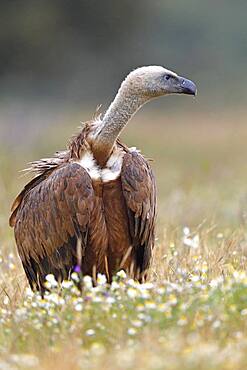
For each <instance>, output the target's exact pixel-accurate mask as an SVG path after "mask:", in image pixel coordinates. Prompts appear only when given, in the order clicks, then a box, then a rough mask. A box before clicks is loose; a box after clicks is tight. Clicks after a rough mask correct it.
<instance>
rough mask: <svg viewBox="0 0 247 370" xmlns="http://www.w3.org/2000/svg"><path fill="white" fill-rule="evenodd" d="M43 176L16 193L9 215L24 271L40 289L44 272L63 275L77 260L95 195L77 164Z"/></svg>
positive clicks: (88, 178) (85, 234)
mask: <svg viewBox="0 0 247 370" xmlns="http://www.w3.org/2000/svg"><path fill="white" fill-rule="evenodd" d="M42 176H43V177H42ZM42 176H41V177H39V178H38V181H37V183H36V182H34V183H32V184H31V185H30V186H28V185H27V187H26V192H24V193H21V196H20V197H19V200H18V197H17V202H16V203H14V209H13V211H14V216H11V222H12V224H15V238H16V243H17V248H18V252H19V255H20V258H21V260H22V263H23V267H24V270H25V272H26V275H27V277H28V280H29V282H30V284H31V286H34V287H36V288H39V289H42V285H43V282H44V278H45V276H46V275H47V274H48V273H53V274H54V275H55V276H56V278H58V279H59V278H65V277H67V276H68V274H69V272H70V271H71V270H72V269H73V267H74V266H75V264H76V263H77V245H78V244H77V243H78V240H80V242H81V246H82V248H83V249H84V248H85V247H86V242H87V240H86V239H87V232H88V224H89V217H90V213H91V207H92V205H93V201H92V199H93V194H94V193H93V188H92V183H91V179H90V177H89V175H88V174H87V172H86V171H85V170H84V169H83V168H82V167H81V166H80V165H78V164H76V163H67V164H64V165H63V166H61V167H59V168H57V169H55V170H54V171H52V172H51V173H50V174H49V176H47V175H42ZM82 253H83V251H82Z"/></svg>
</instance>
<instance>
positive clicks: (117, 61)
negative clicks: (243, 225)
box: [0, 0, 247, 235]
mask: <svg viewBox="0 0 247 370" xmlns="http://www.w3.org/2000/svg"><path fill="white" fill-rule="evenodd" d="M0 14H1V23H0V112H1V113H0V137H1V145H0V155H1V157H0V158H1V159H0V166H1V168H0V170H1V181H0V184H1V192H0V193H1V199H0V201H1V204H2V206H1V225H2V227H3V228H4V232H5V230H8V226H7V218H8V213H9V207H10V204H11V201H12V198H13V196H14V195H15V193H16V192H18V191H19V190H20V188H21V187H22V186H23V184H24V183H25V182H26V181H27V178H23V177H21V176H20V175H19V173H18V171H19V170H20V169H22V168H24V167H26V163H27V162H28V161H30V160H34V159H37V158H39V157H45V156H49V155H51V154H52V153H53V152H54V151H55V150H58V149H63V148H64V147H65V145H66V141H67V139H68V138H69V136H70V135H71V134H73V133H74V132H75V131H76V129H77V127H78V126H79V122H80V121H83V120H88V119H89V118H90V117H91V116H92V114H93V112H94V111H95V108H96V106H97V105H98V104H103V106H102V110H103V111H104V109H106V107H107V106H108V104H109V103H110V101H111V100H112V99H113V97H114V95H115V93H116V91H117V89H118V86H119V84H120V82H121V80H122V79H123V78H124V77H125V75H126V74H127V73H128V72H129V71H130V70H132V69H134V68H136V67H137V66H141V65H149V64H157V65H164V66H166V67H168V68H170V69H173V70H175V71H177V72H178V73H179V74H181V75H184V76H186V77H189V78H190V79H192V80H194V81H195V82H196V83H197V85H198V96H197V98H196V99H192V98H189V97H181V96H179V97H178V96H171V97H167V98H162V99H159V100H157V101H155V102H152V103H150V104H148V105H147V106H145V107H144V108H143V109H142V110H141V111H140V112H138V114H137V116H136V117H135V118H134V119H133V121H132V122H131V124H130V125H129V127H128V128H127V130H126V131H125V132H124V135H123V138H124V140H125V142H126V143H127V144H129V145H135V146H138V147H139V148H140V149H141V150H142V152H143V153H144V154H145V155H146V156H147V157H150V158H153V159H154V169H155V172H156V175H157V178H158V189H159V223H160V225H169V224H172V225H181V226H182V225H187V224H193V225H195V224H200V223H201V222H202V221H203V220H205V219H206V220H209V222H216V223H217V224H224V225H238V224H239V223H240V222H244V221H243V220H244V218H245V216H244V212H245V211H244V210H242V208H244V207H245V197H246V195H245V193H246V190H247V181H246V180H247V175H246V173H247V169H246V158H247V156H246V154H247V148H246V141H247V125H246V118H247V114H246V98H247V74H246V65H247V25H246V14H247V2H246V1H245V0H236V1H232V0H224V1H220V0H219V1H213V0H208V1H197V0H186V1H183V0H178V1H173V0H163V1H161V0H155V1H151V0H135V1H132V0H125V1H116V0H105V1H96V0H81V1H79V0H75V1H68V0H59V1H57V0H53V1H48V0H43V1H39V2H37V1H34V0H23V1H15V0H12V1H7V0H2V1H1V3H0ZM162 228H163V226H160V230H163V229H162ZM7 233H8V234H9V231H7ZM10 233H11V232H10ZM11 235H12V234H11Z"/></svg>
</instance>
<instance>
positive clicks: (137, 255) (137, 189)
mask: <svg viewBox="0 0 247 370" xmlns="http://www.w3.org/2000/svg"><path fill="white" fill-rule="evenodd" d="M121 181H122V189H123V194H124V197H125V200H126V205H127V210H128V218H129V229H130V235H131V239H132V247H133V253H134V259H135V267H136V269H137V271H139V273H140V274H141V277H142V276H144V274H145V271H146V270H147V268H148V267H149V265H150V262H151V257H152V249H153V246H154V226H155V218H156V183H155V178H154V175H153V172H152V169H151V168H150V166H149V164H148V162H147V161H146V160H145V159H144V158H143V156H142V155H140V154H139V153H138V152H132V153H126V154H125V156H124V159H123V165H122V171H121Z"/></svg>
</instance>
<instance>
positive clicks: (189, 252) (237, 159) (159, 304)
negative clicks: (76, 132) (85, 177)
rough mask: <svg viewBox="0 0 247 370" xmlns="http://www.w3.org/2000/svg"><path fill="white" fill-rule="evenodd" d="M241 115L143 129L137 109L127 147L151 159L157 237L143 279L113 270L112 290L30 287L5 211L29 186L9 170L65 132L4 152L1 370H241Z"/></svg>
mask: <svg viewBox="0 0 247 370" xmlns="http://www.w3.org/2000/svg"><path fill="white" fill-rule="evenodd" d="M246 116H247V115H246V113H245V112H228V113H227V114H222V113H214V114H208V113H207V114H206V113H205V114H204V113H200V114H199V113H196V114H192V113H190V112H189V113H188V114H187V116H182V115H178V114H176V115H174V116H173V115H172V114H171V115H170V116H166V119H165V120H164V118H162V116H157V117H156V118H155V120H154V121H155V122H154V123H152V125H151V124H150V121H151V119H153V117H151V115H149V116H148V114H147V113H145V111H144V113H142V114H140V115H139V116H138V117H137V119H136V123H135V124H133V125H130V127H129V129H128V130H127V131H126V135H125V141H126V142H127V143H128V144H129V145H135V146H137V147H139V148H141V149H142V151H143V152H144V153H145V154H146V156H148V157H152V158H154V159H155V161H154V163H153V167H154V169H155V172H156V175H157V180H158V189H159V217H158V227H157V237H158V240H157V242H156V248H155V253H154V261H153V264H152V268H151V270H150V276H149V280H148V282H147V284H144V285H140V284H137V283H136V282H134V281H132V280H130V279H128V277H126V276H125V275H124V273H122V272H120V273H119V274H118V276H116V277H115V281H114V283H113V284H112V286H108V285H107V284H106V283H105V279H104V276H99V277H98V279H99V284H98V286H97V287H96V288H93V287H92V286H91V281H90V279H89V278H84V290H83V293H82V294H80V292H79V291H78V289H77V288H76V284H74V283H73V282H65V283H64V286H63V288H62V289H61V287H57V286H56V282H55V281H54V280H53V279H52V277H51V276H48V281H47V284H48V285H49V286H50V287H51V290H52V292H51V294H48V295H46V296H45V297H44V299H41V297H40V296H39V295H38V294H35V295H34V294H32V293H31V291H30V290H29V289H28V287H27V283H26V280H25V276H24V274H23V271H22V267H21V264H20V262H19V260H18V257H17V254H16V250H15V245H14V238H13V235H12V231H11V230H10V229H9V227H8V225H7V219H8V214H9V207H10V203H11V200H12V198H13V196H14V194H15V193H16V192H17V191H18V190H19V189H20V187H21V186H22V185H23V184H24V183H25V181H27V179H26V178H18V176H17V170H19V169H21V168H22V167H25V162H27V161H28V160H31V159H35V158H37V157H39V156H44V155H47V154H49V152H50V153H52V151H53V150H56V149H59V148H62V147H63V146H62V145H61V143H62V142H65V138H66V137H67V136H68V133H69V131H70V132H71V131H73V125H71V123H69V122H64V123H62V124H61V123H60V124H61V127H62V129H61V131H60V134H59V137H57V135H55V129H50V135H47V132H46V136H45V134H43V137H42V134H40V135H39V138H38V140H37V139H33V140H32V142H30V146H29V145H28V147H30V148H32V150H31V151H28V150H27V148H25V150H24V147H22V146H21V144H20V143H19V144H18V146H16V147H13V148H12V149H13V150H9V149H8V148H7V147H6V145H5V146H2V148H1V159H0V166H1V177H0V204H1V213H0V272H1V274H0V326H1V329H0V354H1V355H0V357H1V360H0V368H5V369H27V368H35V369H53V368H55V367H56V368H59V369H69V368H72V367H73V368H74V369H85V368H88V369H114V370H115V369H124V370H125V369H133V368H136V369H155V370H156V369H169V370H170V369H181V368H183V369H197V370H198V369H202V370H204V369H205V370H208V369H216V368H217V369H219V368H220V369H229V370H230V369H234V370H235V369H244V368H247V358H246V351H247V330H246V329H247V273H246V271H247V239H246V238H247V234H246V210H247V199H246V195H247V168H246V158H247V146H246V142H247V126H246V125H245V122H244V120H245V118H246ZM138 121H139V122H138ZM71 127H72V128H71ZM35 140H37V142H36V141H35ZM42 143H44V145H43V146H42V145H41V144H42ZM7 149H8V151H7ZM20 153H21V155H20ZM77 278H78V277H77V275H74V280H75V282H76V280H77Z"/></svg>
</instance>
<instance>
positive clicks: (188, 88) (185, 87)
mask: <svg viewBox="0 0 247 370" xmlns="http://www.w3.org/2000/svg"><path fill="white" fill-rule="evenodd" d="M178 80H179V89H178V93H179V94H186V95H194V96H195V95H196V94H197V89H196V84H194V82H192V81H190V80H187V78H184V77H179V78H178Z"/></svg>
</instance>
